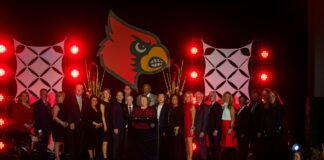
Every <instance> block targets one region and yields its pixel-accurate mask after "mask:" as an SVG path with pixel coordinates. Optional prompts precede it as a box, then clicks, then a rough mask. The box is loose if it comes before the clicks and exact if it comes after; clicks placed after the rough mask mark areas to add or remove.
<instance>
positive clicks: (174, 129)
mask: <svg viewBox="0 0 324 160" xmlns="http://www.w3.org/2000/svg"><path fill="white" fill-rule="evenodd" d="M173 132H174V135H175V136H177V135H178V134H179V127H174V128H173Z"/></svg>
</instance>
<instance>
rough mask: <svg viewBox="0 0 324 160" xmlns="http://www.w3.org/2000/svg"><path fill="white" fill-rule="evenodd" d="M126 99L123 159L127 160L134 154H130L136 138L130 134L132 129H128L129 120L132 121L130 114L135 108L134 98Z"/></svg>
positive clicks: (129, 96)
mask: <svg viewBox="0 0 324 160" xmlns="http://www.w3.org/2000/svg"><path fill="white" fill-rule="evenodd" d="M125 99H126V104H125V105H124V109H123V110H124V117H125V124H126V128H125V136H124V138H125V139H124V147H123V150H124V151H123V159H129V158H130V157H132V156H133V155H134V154H133V153H132V149H131V148H133V147H136V146H133V140H134V138H136V137H135V136H134V135H133V133H132V128H131V127H130V125H131V119H132V113H133V111H134V109H135V108H136V107H137V106H135V105H134V98H133V96H132V95H128V96H127V97H125Z"/></svg>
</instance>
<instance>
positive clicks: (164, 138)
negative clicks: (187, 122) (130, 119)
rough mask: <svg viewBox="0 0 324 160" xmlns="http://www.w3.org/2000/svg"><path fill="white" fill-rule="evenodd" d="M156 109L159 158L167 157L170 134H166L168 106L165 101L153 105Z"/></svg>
mask: <svg viewBox="0 0 324 160" xmlns="http://www.w3.org/2000/svg"><path fill="white" fill-rule="evenodd" d="M154 107H155V110H156V115H157V119H158V133H159V139H158V143H159V144H158V145H159V148H158V149H159V150H158V152H159V153H158V154H159V159H161V160H162V159H169V158H168V157H167V156H168V146H169V139H170V135H169V134H168V133H169V132H168V129H169V123H168V116H169V110H170V106H169V105H168V104H166V103H163V104H156V105H154Z"/></svg>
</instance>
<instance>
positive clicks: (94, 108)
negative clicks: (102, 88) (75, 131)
mask: <svg viewBox="0 0 324 160" xmlns="http://www.w3.org/2000/svg"><path fill="white" fill-rule="evenodd" d="M90 101H91V105H90V106H91V107H90V108H88V112H86V114H85V117H84V118H85V123H86V131H85V137H86V145H87V150H88V154H89V159H94V158H95V157H96V149H97V148H98V146H99V143H100V134H101V130H100V128H101V127H102V120H101V113H100V111H99V110H98V97H96V96H91V98H90Z"/></svg>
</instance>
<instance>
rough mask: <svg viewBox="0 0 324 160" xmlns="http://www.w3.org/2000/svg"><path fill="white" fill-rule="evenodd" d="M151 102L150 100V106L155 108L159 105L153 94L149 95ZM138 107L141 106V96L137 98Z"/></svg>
mask: <svg viewBox="0 0 324 160" xmlns="http://www.w3.org/2000/svg"><path fill="white" fill-rule="evenodd" d="M148 98H149V100H150V104H149V106H154V105H155V104H156V103H157V96H156V95H155V94H153V93H150V94H149V97H148ZM136 105H137V106H141V95H138V96H137V98H136Z"/></svg>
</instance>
